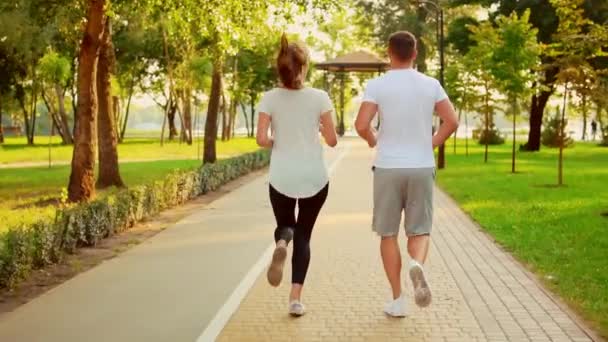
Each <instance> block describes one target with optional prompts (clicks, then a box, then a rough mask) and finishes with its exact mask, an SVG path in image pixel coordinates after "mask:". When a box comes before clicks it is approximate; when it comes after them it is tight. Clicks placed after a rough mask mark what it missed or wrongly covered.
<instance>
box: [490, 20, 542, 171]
mask: <svg viewBox="0 0 608 342" xmlns="http://www.w3.org/2000/svg"><path fill="white" fill-rule="evenodd" d="M529 17H530V12H528V11H526V12H524V14H523V15H522V16H521V17H519V16H518V15H517V13H513V14H511V15H510V16H508V17H505V16H500V17H498V18H497V20H496V22H497V24H498V28H497V35H496V36H497V38H498V39H497V42H496V43H497V44H496V45H495V46H494V49H493V51H492V64H491V71H492V74H493V75H494V78H495V79H496V81H497V82H496V83H497V85H498V88H499V89H500V90H501V91H502V93H504V94H505V95H506V96H507V102H508V104H509V109H510V110H509V111H510V114H511V116H512V119H513V146H512V154H511V172H512V173H515V151H516V148H515V144H516V143H515V137H516V122H517V114H518V112H519V110H520V105H521V103H520V102H519V98H521V97H524V96H525V95H526V93H530V89H532V88H531V85H532V84H533V82H534V73H533V70H535V69H537V68H538V67H539V55H540V47H539V46H538V44H537V40H536V34H537V31H538V30H537V29H534V28H532V26H531V25H530V24H529V22H528V20H529Z"/></svg>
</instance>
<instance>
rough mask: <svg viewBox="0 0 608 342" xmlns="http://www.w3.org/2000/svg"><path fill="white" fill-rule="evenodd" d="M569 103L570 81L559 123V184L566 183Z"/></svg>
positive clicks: (565, 90)
mask: <svg viewBox="0 0 608 342" xmlns="http://www.w3.org/2000/svg"><path fill="white" fill-rule="evenodd" d="M567 104H568V83H566V84H565V85H564V105H563V106H562V117H561V119H560V123H559V157H558V160H557V185H559V186H562V185H563V184H564V142H565V140H566V139H565V138H566V137H565V136H564V129H565V127H564V126H565V123H566V106H567Z"/></svg>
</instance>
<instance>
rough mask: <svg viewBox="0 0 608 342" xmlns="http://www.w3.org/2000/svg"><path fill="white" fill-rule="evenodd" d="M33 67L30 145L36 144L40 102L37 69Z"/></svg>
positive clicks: (28, 141)
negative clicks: (35, 137) (37, 115)
mask: <svg viewBox="0 0 608 342" xmlns="http://www.w3.org/2000/svg"><path fill="white" fill-rule="evenodd" d="M32 69H34V72H33V75H34V77H33V80H32V104H31V111H30V113H31V118H32V122H31V125H30V132H29V133H28V136H27V144H28V145H34V136H35V134H36V113H37V107H38V106H37V104H38V80H37V77H36V71H35V67H32Z"/></svg>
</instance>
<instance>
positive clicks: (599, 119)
mask: <svg viewBox="0 0 608 342" xmlns="http://www.w3.org/2000/svg"><path fill="white" fill-rule="evenodd" d="M595 105H596V106H597V109H596V114H595V118H596V120H597V125H598V126H599V129H600V140H603V139H604V122H603V120H602V111H603V110H604V109H603V108H602V106H601V105H600V103H599V102H596V104H595Z"/></svg>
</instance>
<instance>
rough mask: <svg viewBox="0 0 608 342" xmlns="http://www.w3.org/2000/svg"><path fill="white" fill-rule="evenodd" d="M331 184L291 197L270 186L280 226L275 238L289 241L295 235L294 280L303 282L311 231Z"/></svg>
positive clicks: (292, 273)
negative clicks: (303, 195)
mask: <svg viewBox="0 0 608 342" xmlns="http://www.w3.org/2000/svg"><path fill="white" fill-rule="evenodd" d="M328 192H329V184H327V185H326V186H325V187H324V188H323V189H322V190H321V191H319V192H318V193H317V194H316V195H314V196H313V197H308V198H300V199H296V198H291V197H287V196H285V195H283V194H282V193H280V192H278V191H277V190H276V189H275V188H273V187H272V185H271V186H270V203H272V210H273V211H274V217H275V218H276V220H277V228H276V229H275V231H274V240H275V241H279V240H280V239H284V240H286V241H287V243H289V240H291V236H292V235H293V255H292V257H291V265H292V268H291V282H292V284H304V279H305V278H306V272H307V271H308V264H309V263H310V235H311V234H312V229H313V228H314V226H315V222H316V221H317V216H319V212H320V211H321V208H322V207H323V204H324V203H325V200H326V199H327V193H328ZM296 203H297V204H298V219H297V220H296V217H295V216H296V214H295V211H296Z"/></svg>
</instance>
